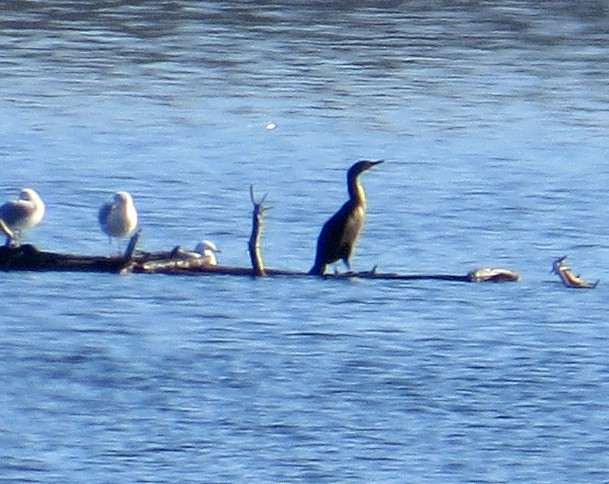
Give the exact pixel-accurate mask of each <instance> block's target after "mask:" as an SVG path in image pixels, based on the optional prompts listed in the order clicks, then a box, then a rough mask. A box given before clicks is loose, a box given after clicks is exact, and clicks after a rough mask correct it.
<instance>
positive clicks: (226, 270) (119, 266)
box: [0, 187, 519, 282]
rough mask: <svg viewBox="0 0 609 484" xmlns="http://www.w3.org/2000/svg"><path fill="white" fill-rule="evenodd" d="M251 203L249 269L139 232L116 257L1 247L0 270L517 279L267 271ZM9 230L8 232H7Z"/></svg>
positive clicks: (502, 272)
mask: <svg viewBox="0 0 609 484" xmlns="http://www.w3.org/2000/svg"><path fill="white" fill-rule="evenodd" d="M250 199H251V201H252V204H253V206H254V209H253V214H252V232H251V236H250V238H249V243H248V248H249V252H250V260H251V264H252V267H229V266H222V265H208V264H205V263H204V261H203V260H202V259H201V258H197V257H193V256H192V255H191V254H189V253H188V252H187V251H184V250H182V249H181V248H180V247H179V246H178V247H175V248H174V249H173V250H171V251H164V252H153V253H150V252H141V251H140V252H136V247H137V244H138V242H139V239H140V232H137V233H136V234H135V235H134V236H133V237H132V238H131V239H130V240H129V244H128V245H127V249H126V250H125V253H124V254H121V255H117V256H83V255H74V254H61V253H56V252H45V251H41V250H38V249H37V248H36V247H34V246H33V245H30V244H25V245H19V246H15V245H11V244H7V245H5V246H2V247H0V270H4V271H77V272H108V273H129V272H133V273H139V274H171V275H205V274H215V275H218V274H221V275H231V276H249V277H261V276H273V277H280V276H284V277H294V276H297V277H317V278H322V279H336V280H340V279H353V278H359V279H385V280H403V281H415V280H441V281H456V282H504V281H517V280H518V279H519V275H518V273H516V272H513V271H510V270H508V269H492V268H488V267H484V268H479V269H475V270H473V271H470V272H468V273H467V274H464V275H455V274H397V273H380V272H378V271H377V268H376V267H374V268H373V269H372V270H370V271H363V272H344V273H334V274H332V273H329V274H324V275H323V276H321V277H320V276H317V275H314V276H311V275H309V273H307V272H300V271H290V270H280V269H268V268H265V267H264V263H263V261H262V256H261V253H260V236H261V233H262V220H263V215H264V212H265V207H264V201H265V199H266V195H265V196H264V197H262V199H261V200H259V201H256V199H255V196H254V190H253V188H252V187H250ZM5 229H8V228H7V227H2V224H0V232H4V233H5V235H7V237H9V236H10V235H11V234H10V233H6V230H5ZM9 232H10V231H9Z"/></svg>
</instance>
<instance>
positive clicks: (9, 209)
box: [0, 188, 44, 239]
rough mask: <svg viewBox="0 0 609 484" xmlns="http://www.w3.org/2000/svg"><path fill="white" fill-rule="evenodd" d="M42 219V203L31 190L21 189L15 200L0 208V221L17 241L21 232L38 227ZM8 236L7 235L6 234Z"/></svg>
mask: <svg viewBox="0 0 609 484" xmlns="http://www.w3.org/2000/svg"><path fill="white" fill-rule="evenodd" d="M43 217H44V203H43V202H42V199H41V198H40V196H39V195H38V194H37V193H36V192H35V191H34V190H32V189H31V188H23V189H22V190H21V195H20V197H19V199H17V200H9V201H8V202H6V203H5V204H4V205H2V206H1V207H0V219H2V221H3V222H4V224H5V225H6V227H7V228H8V229H9V230H10V231H11V232H13V235H14V239H19V237H20V236H21V232H22V231H24V230H27V229H31V228H32V227H34V226H36V225H38V224H39V223H40V222H41V221H42V218H43ZM7 235H8V234H7Z"/></svg>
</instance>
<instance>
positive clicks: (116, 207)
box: [99, 192, 137, 238]
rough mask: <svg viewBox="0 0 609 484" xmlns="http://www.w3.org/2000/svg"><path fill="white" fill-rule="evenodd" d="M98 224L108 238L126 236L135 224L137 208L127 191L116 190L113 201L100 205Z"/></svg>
mask: <svg viewBox="0 0 609 484" xmlns="http://www.w3.org/2000/svg"><path fill="white" fill-rule="evenodd" d="M99 225H100V226H101V228H102V230H103V231H104V232H105V233H106V234H108V236H109V237H110V238H112V237H116V238H121V237H126V236H128V235H129V234H131V233H132V232H133V231H134V230H135V227H136V226H137V210H136V209H135V205H133V199H132V198H131V195H129V193H127V192H116V193H115V194H114V201H113V202H108V203H105V204H104V205H102V207H101V209H100V210H99Z"/></svg>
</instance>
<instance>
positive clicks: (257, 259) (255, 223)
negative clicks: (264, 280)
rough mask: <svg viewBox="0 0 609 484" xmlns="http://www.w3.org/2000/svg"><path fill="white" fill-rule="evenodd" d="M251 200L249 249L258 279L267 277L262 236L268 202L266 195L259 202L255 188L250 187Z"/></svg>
mask: <svg viewBox="0 0 609 484" xmlns="http://www.w3.org/2000/svg"><path fill="white" fill-rule="evenodd" d="M250 199H251V201H252V204H253V205H254V210H253V212H252V233H251V235H250V240H249V243H248V249H249V253H250V259H251V262H252V268H253V269H254V275H255V276H257V277H263V276H265V275H266V273H265V271H264V263H263V262H262V256H261V255H260V234H261V233H262V218H263V215H264V211H265V210H266V209H265V208H264V201H265V200H266V194H265V195H264V196H263V197H262V199H261V200H260V201H259V202H257V201H256V197H255V196H254V187H253V186H252V185H250Z"/></svg>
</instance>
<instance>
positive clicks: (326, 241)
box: [309, 160, 383, 276]
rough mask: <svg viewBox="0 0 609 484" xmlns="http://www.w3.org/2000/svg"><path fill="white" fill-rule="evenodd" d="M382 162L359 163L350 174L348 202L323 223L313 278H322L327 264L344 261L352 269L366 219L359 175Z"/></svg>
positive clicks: (318, 240)
mask: <svg viewBox="0 0 609 484" xmlns="http://www.w3.org/2000/svg"><path fill="white" fill-rule="evenodd" d="M382 162H383V160H378V161H369V160H364V161H358V162H357V163H355V164H354V165H353V166H352V167H351V168H349V171H348V172H347V189H348V190H349V200H347V201H346V202H345V204H344V205H343V206H342V207H341V208H340V210H339V211H338V212H336V213H335V214H334V215H333V216H332V217H330V219H329V220H328V221H327V222H326V223H325V224H324V226H323V227H322V229H321V232H320V234H319V238H318V239H317V252H316V255H315V264H313V267H312V268H311V270H310V271H309V274H311V275H319V276H321V275H323V273H324V271H325V270H326V265H327V264H332V263H333V262H335V261H337V260H339V259H342V261H343V262H344V263H345V265H346V266H347V269H348V270H351V264H350V262H349V258H350V257H351V253H352V252H353V248H354V247H355V243H356V242H357V238H358V236H359V234H360V232H361V230H362V226H363V225H364V219H365V217H366V196H365V194H364V188H363V187H362V185H361V183H360V182H359V176H360V175H361V174H362V173H363V172H364V171H366V170H368V169H370V168H372V167H373V166H375V165H378V164H379V163H382Z"/></svg>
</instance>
